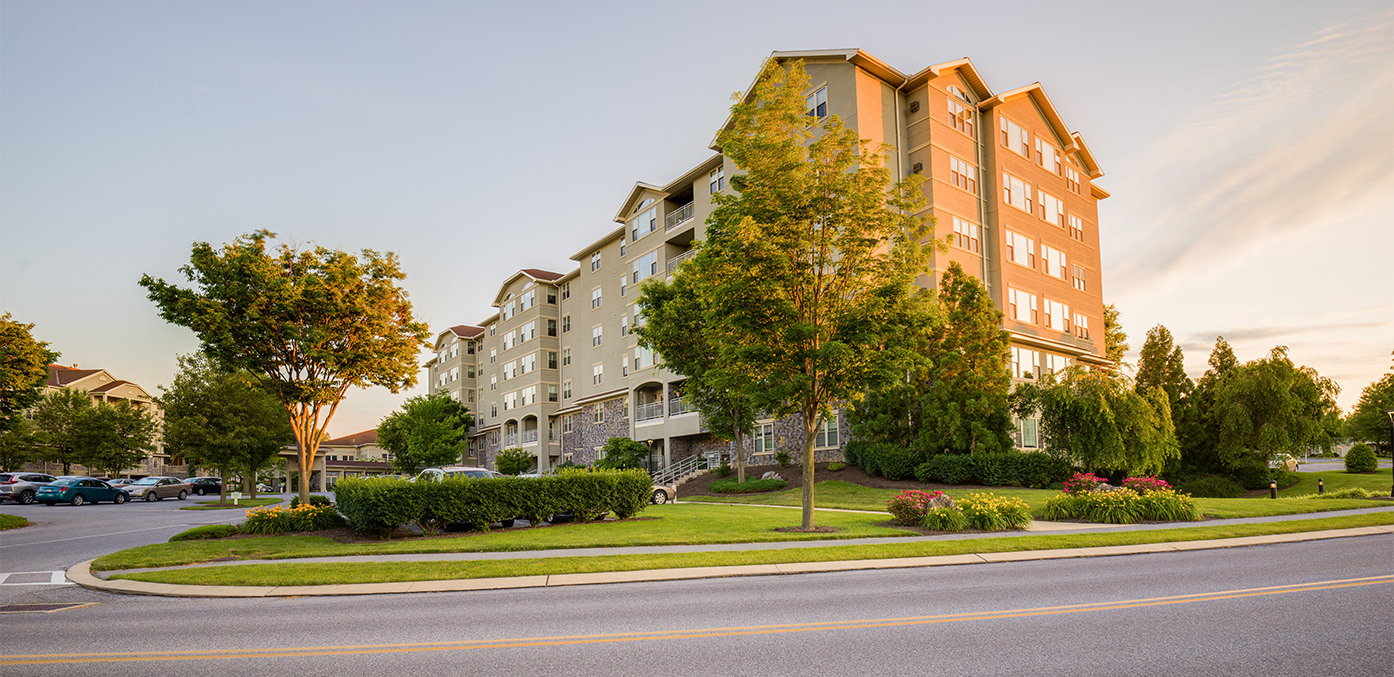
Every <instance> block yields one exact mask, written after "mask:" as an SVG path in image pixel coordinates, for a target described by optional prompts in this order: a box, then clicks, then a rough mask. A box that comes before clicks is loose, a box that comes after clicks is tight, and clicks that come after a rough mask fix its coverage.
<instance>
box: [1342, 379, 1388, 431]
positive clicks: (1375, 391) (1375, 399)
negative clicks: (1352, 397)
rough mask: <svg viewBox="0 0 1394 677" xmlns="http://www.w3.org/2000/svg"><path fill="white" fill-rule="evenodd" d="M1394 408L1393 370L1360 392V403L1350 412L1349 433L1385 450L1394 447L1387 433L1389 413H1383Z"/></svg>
mask: <svg viewBox="0 0 1394 677" xmlns="http://www.w3.org/2000/svg"><path fill="white" fill-rule="evenodd" d="M1391 409H1394V371H1391V372H1389V373H1388V374H1385V375H1384V377H1383V378H1381V379H1380V380H1378V381H1375V382H1374V383H1371V384H1370V385H1367V386H1365V390H1363V391H1361V393H1360V403H1359V404H1356V405H1355V410H1354V411H1352V412H1351V414H1350V420H1349V421H1348V423H1349V424H1350V431H1351V434H1352V435H1353V436H1354V437H1355V438H1356V439H1361V440H1366V441H1369V442H1374V443H1375V444H1378V445H1380V446H1381V447H1383V448H1384V449H1385V450H1386V451H1387V450H1390V449H1394V445H1391V443H1390V439H1389V435H1390V430H1389V415H1388V414H1386V413H1384V412H1386V411H1389V410H1391Z"/></svg>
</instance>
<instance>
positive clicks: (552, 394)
mask: <svg viewBox="0 0 1394 677" xmlns="http://www.w3.org/2000/svg"><path fill="white" fill-rule="evenodd" d="M547 401H548V402H556V401H557V386H556V384H550V385H548V386H547Z"/></svg>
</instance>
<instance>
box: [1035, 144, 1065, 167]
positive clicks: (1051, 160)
mask: <svg viewBox="0 0 1394 677" xmlns="http://www.w3.org/2000/svg"><path fill="white" fill-rule="evenodd" d="M1036 164H1038V165H1040V166H1041V167H1042V168H1044V169H1045V170H1046V171H1049V172H1054V173H1055V174H1056V175H1057V176H1058V175H1059V174H1060V151H1058V150H1055V146H1052V145H1050V144H1048V143H1046V142H1045V139H1042V138H1041V137H1039V136H1038V137H1036Z"/></svg>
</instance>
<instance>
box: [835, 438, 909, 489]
mask: <svg viewBox="0 0 1394 677" xmlns="http://www.w3.org/2000/svg"><path fill="white" fill-rule="evenodd" d="M843 456H845V457H846V458H847V462H848V463H851V464H852V465H855V466H857V467H858V468H861V469H862V470H865V471H866V474H868V475H870V476H872V477H884V478H886V479H888V480H908V479H911V478H913V477H914V476H915V465H916V464H917V463H919V462H920V458H919V455H917V454H916V453H915V452H913V451H911V450H909V449H906V448H905V447H901V446H897V445H894V444H884V443H879V442H866V441H864V440H852V441H851V442H848V443H847V447H846V449H844V450H843Z"/></svg>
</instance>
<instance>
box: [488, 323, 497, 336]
mask: <svg viewBox="0 0 1394 677" xmlns="http://www.w3.org/2000/svg"><path fill="white" fill-rule="evenodd" d="M497 328H498V325H495V324H491V325H489V335H490V336H493V335H494V330H495V329H497Z"/></svg>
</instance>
